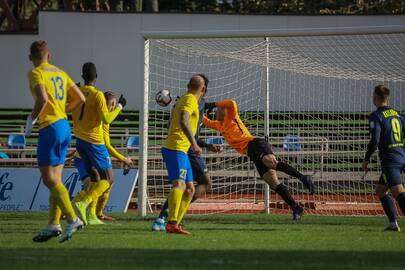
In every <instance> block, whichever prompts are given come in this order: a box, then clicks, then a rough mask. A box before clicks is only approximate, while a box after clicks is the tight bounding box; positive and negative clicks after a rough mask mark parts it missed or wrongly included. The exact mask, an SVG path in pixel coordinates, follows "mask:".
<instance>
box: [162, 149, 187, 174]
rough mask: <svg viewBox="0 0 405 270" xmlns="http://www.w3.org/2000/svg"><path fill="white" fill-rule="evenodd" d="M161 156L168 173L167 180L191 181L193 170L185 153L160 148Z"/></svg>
mask: <svg viewBox="0 0 405 270" xmlns="http://www.w3.org/2000/svg"><path fill="white" fill-rule="evenodd" d="M162 156H163V160H164V162H165V163H166V168H167V172H168V174H169V182H171V181H174V180H180V181H185V182H193V170H192V169H191V164H190V160H189V158H188V155H187V154H186V153H183V152H181V151H176V150H170V149H166V148H162Z"/></svg>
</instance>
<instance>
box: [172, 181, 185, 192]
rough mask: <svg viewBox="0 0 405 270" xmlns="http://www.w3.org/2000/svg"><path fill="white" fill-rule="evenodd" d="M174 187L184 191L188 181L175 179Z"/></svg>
mask: <svg viewBox="0 0 405 270" xmlns="http://www.w3.org/2000/svg"><path fill="white" fill-rule="evenodd" d="M172 188H179V189H181V190H183V191H184V190H185V189H186V183H185V182H184V181H183V180H173V181H172Z"/></svg>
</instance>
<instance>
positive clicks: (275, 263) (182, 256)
mask: <svg viewBox="0 0 405 270" xmlns="http://www.w3.org/2000/svg"><path fill="white" fill-rule="evenodd" d="M68 244H69V243H68ZM404 255H405V253H404V252H396V251H387V252H381V251H378V252H377V251H367V252H365V251H362V252H353V251H322V250H314V251H300V250H292V251H274V250H270V251H265V250H199V249H195V250H174V249H170V250H160V249H139V248H137V249H125V248H117V249H102V248H100V249H97V248H94V249H83V248H74V247H71V248H67V247H66V246H65V247H64V246H63V245H61V246H60V247H57V248H56V247H49V248H32V249H31V248H21V249H0V266H1V269H176V270H179V269H193V270H195V269H233V270H235V269H244V270H246V269H249V268H251V269H255V270H256V269H294V270H296V269H353V270H354V269H355V270H358V269H367V270H369V269H403V261H404V259H403V258H404Z"/></svg>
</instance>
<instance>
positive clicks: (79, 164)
mask: <svg viewBox="0 0 405 270" xmlns="http://www.w3.org/2000/svg"><path fill="white" fill-rule="evenodd" d="M73 163H74V164H75V167H76V169H77V173H78V174H79V177H80V180H84V179H85V178H86V177H88V176H89V174H88V173H87V171H86V165H85V164H84V161H83V159H81V158H79V157H76V156H74V157H73Z"/></svg>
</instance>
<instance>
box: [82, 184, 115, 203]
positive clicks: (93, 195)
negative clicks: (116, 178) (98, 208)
mask: <svg viewBox="0 0 405 270" xmlns="http://www.w3.org/2000/svg"><path fill="white" fill-rule="evenodd" d="M109 187H110V183H109V182H108V181H107V180H100V181H98V182H97V183H94V184H92V186H91V188H90V190H89V192H86V194H85V196H84V197H83V199H82V201H84V202H85V203H86V204H90V203H91V202H92V201H95V202H97V200H98V197H100V196H101V195H102V194H103V193H104V192H105V191H106V190H107V189H108V188H109Z"/></svg>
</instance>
